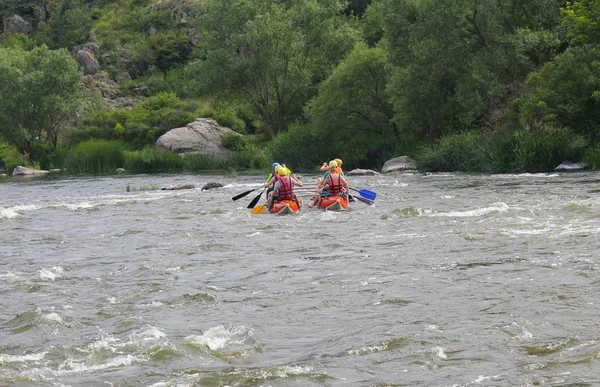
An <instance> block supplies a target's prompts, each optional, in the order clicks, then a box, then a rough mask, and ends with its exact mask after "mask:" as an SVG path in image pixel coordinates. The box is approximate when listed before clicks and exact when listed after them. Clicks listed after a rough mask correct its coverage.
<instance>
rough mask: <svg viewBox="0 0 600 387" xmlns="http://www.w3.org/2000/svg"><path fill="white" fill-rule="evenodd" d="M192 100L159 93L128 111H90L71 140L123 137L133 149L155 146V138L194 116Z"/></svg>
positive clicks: (190, 120)
mask: <svg viewBox="0 0 600 387" xmlns="http://www.w3.org/2000/svg"><path fill="white" fill-rule="evenodd" d="M196 109H197V105H196V103H194V102H193V101H183V100H181V99H179V98H178V97H177V96H176V95H175V94H173V93H159V94H157V95H154V96H152V97H149V98H147V99H146V100H144V101H143V102H142V103H140V104H137V105H135V106H134V107H133V108H132V109H131V110H126V109H117V110H111V111H108V110H92V111H89V112H87V113H86V115H85V116H84V117H83V128H82V130H79V131H76V132H73V133H71V135H70V139H71V141H72V142H73V143H77V142H80V141H85V140H89V139H105V140H123V141H125V142H126V143H127V144H129V145H130V146H131V147H133V148H135V149H142V148H144V147H145V146H146V145H154V143H155V142H156V140H157V139H158V137H160V136H161V135H163V134H165V133H166V132H167V131H169V130H170V129H173V128H179V127H183V126H185V125H187V124H188V123H190V122H192V121H193V120H194V119H195V117H196V116H195V114H194V113H193V112H194V111H195V110H196Z"/></svg>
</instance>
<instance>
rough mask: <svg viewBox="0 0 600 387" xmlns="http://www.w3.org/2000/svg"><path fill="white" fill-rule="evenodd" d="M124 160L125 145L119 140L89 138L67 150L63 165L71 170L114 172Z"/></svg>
mask: <svg viewBox="0 0 600 387" xmlns="http://www.w3.org/2000/svg"><path fill="white" fill-rule="evenodd" d="M124 162H125V146H124V145H123V143H121V142H120V141H106V140H90V141H85V142H82V143H80V144H78V145H77V146H75V147H74V148H72V149H71V150H70V151H69V153H68V155H67V157H66V160H65V167H66V168H67V169H68V170H69V171H71V172H81V173H114V172H115V170H116V169H117V168H121V167H123V166H124Z"/></svg>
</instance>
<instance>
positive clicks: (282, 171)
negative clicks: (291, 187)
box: [277, 167, 288, 176]
mask: <svg viewBox="0 0 600 387" xmlns="http://www.w3.org/2000/svg"><path fill="white" fill-rule="evenodd" d="M277 173H278V174H279V176H286V175H288V169H287V168H286V167H281V168H279V172H277Z"/></svg>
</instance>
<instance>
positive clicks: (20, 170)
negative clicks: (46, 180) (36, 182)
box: [12, 165, 48, 176]
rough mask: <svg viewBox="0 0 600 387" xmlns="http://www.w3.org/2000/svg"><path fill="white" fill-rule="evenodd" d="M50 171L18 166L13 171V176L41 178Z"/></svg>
mask: <svg viewBox="0 0 600 387" xmlns="http://www.w3.org/2000/svg"><path fill="white" fill-rule="evenodd" d="M47 173H48V171H44V170H39V169H32V168H26V167H22V166H20V165H19V166H17V167H15V169H13V173H12V174H13V176H40V175H45V174H47Z"/></svg>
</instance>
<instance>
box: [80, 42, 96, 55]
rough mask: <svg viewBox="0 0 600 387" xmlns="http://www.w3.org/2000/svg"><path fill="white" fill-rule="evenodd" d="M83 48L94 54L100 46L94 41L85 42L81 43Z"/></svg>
mask: <svg viewBox="0 0 600 387" xmlns="http://www.w3.org/2000/svg"><path fill="white" fill-rule="evenodd" d="M83 49H84V50H87V51H89V52H91V53H92V54H95V53H96V52H98V50H100V46H99V45H98V43H96V42H87V43H86V44H84V45H83Z"/></svg>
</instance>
